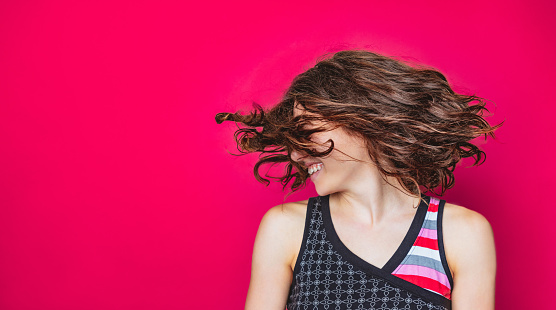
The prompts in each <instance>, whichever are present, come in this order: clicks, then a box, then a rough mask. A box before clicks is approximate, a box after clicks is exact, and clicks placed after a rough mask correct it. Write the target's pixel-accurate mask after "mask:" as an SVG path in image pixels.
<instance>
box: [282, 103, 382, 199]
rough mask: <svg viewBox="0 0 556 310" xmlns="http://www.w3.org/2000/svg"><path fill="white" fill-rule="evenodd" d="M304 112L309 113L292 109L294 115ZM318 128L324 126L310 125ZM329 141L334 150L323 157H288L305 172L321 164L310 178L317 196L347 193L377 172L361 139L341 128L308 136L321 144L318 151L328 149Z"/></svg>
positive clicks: (292, 155)
mask: <svg viewBox="0 0 556 310" xmlns="http://www.w3.org/2000/svg"><path fill="white" fill-rule="evenodd" d="M299 107H301V106H299ZM303 113H307V114H309V113H308V112H306V111H304V110H303V109H302V108H297V107H296V108H295V109H294V116H298V115H300V114H303ZM321 125H324V123H322V122H316V121H315V122H314V123H313V126H315V127H318V126H321ZM307 129H309V128H307ZM329 139H332V140H333V141H334V149H333V150H332V152H331V153H329V154H328V155H327V156H325V157H319V158H315V157H309V156H308V155H307V154H301V153H300V152H299V151H293V152H292V154H291V158H292V159H293V160H294V161H297V162H299V163H300V164H301V165H302V166H303V167H305V168H306V169H307V168H309V167H311V166H312V164H315V163H317V164H321V169H320V170H319V171H317V172H315V173H313V174H312V175H311V177H310V178H311V181H312V182H313V183H314V184H315V188H316V191H317V193H318V194H319V196H325V195H328V194H332V193H336V192H339V191H346V190H349V188H350V186H354V185H356V184H357V182H360V181H363V179H364V177H368V173H369V171H371V172H372V173H373V174H376V173H379V172H378V169H376V167H375V166H374V164H372V162H371V158H370V156H369V153H368V150H367V148H366V147H365V144H364V141H363V140H362V139H361V138H359V137H355V136H354V135H350V134H349V133H348V132H347V131H346V130H345V129H344V128H342V127H338V128H336V129H333V130H329V131H325V132H318V133H315V134H313V135H311V141H313V142H315V143H318V144H320V146H318V147H317V151H319V152H322V151H325V150H327V149H328V148H329V147H330V143H326V141H327V140H329ZM342 153H344V154H342ZM350 157H352V158H350ZM357 160H359V161H357ZM361 161H362V162H361Z"/></svg>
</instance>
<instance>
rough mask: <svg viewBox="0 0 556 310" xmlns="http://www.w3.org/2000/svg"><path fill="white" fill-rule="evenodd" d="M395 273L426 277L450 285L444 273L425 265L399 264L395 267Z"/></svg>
mask: <svg viewBox="0 0 556 310" xmlns="http://www.w3.org/2000/svg"><path fill="white" fill-rule="evenodd" d="M396 274H405V275H412V276H421V277H427V278H429V279H433V280H435V281H438V282H440V283H441V284H442V285H445V286H446V287H448V288H449V287H450V282H449V281H448V277H447V276H446V275H445V274H443V273H441V272H438V271H436V270H434V269H431V268H428V267H425V266H419V265H399V266H398V268H397V269H396Z"/></svg>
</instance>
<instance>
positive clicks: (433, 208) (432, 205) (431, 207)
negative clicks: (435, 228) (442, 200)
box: [428, 203, 438, 212]
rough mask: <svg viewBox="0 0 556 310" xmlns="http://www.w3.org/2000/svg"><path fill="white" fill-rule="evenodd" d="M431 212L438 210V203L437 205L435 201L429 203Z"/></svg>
mask: <svg viewBox="0 0 556 310" xmlns="http://www.w3.org/2000/svg"><path fill="white" fill-rule="evenodd" d="M428 211H429V212H438V205H435V204H433V203H430V204H429V208H428Z"/></svg>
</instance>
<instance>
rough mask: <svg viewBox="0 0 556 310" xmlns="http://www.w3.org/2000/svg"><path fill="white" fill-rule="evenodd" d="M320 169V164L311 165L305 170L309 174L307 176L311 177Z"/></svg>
mask: <svg viewBox="0 0 556 310" xmlns="http://www.w3.org/2000/svg"><path fill="white" fill-rule="evenodd" d="M321 169H322V163H318V164H312V165H310V166H309V168H308V169H307V172H308V173H309V175H313V173H316V172H318V171H320V170H321Z"/></svg>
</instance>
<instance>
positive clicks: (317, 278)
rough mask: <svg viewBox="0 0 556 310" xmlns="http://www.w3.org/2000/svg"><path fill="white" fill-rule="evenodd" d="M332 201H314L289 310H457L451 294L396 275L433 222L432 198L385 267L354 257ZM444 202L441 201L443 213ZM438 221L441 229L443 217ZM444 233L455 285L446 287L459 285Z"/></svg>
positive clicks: (321, 198)
mask: <svg viewBox="0 0 556 310" xmlns="http://www.w3.org/2000/svg"><path fill="white" fill-rule="evenodd" d="M329 197H330V196H329V195H327V196H318V197H312V198H310V199H309V202H308V206H307V216H306V220H305V230H304V234H303V241H302V244H301V249H300V253H299V256H298V257H297V261H296V264H295V268H294V271H293V281H292V284H291V286H290V291H289V294H288V301H287V309H288V310H299V309H301V310H321V309H326V310H329V309H330V310H344V309H358V310H364V309H365V310H366V309H369V310H370V309H376V310H379V309H380V310H398V309H439V310H446V309H451V300H450V299H449V298H447V297H446V296H449V294H448V295H441V294H439V293H437V292H434V291H431V290H430V289H427V288H425V287H422V286H420V285H418V284H419V283H418V282H415V281H413V282H414V283H412V282H410V281H408V280H407V279H403V278H400V277H399V276H396V275H394V274H392V272H394V270H396V269H397V267H399V266H400V265H401V264H402V262H407V258H408V257H409V256H410V254H411V251H410V250H411V249H412V247H413V245H414V244H415V242H416V240H418V239H419V233H420V231H422V229H421V228H422V227H423V224H424V223H425V222H427V221H426V219H425V217H426V216H427V217H428V215H430V214H429V212H427V210H428V204H429V202H430V201H431V200H430V197H427V196H423V197H424V198H425V199H422V202H421V204H420V205H419V207H418V209H417V212H416V214H415V217H414V219H413V222H412V223H411V226H410V229H409V231H408V233H407V235H406V236H405V238H404V240H403V241H402V243H401V245H400V246H399V247H398V249H397V250H396V252H395V253H394V255H393V256H392V257H391V258H390V260H389V261H388V262H387V263H386V264H385V265H384V267H382V268H378V267H376V266H374V265H372V264H370V263H368V262H366V261H364V260H363V259H361V258H360V257H358V256H357V255H355V254H354V253H352V252H351V251H350V250H349V249H348V248H347V247H346V246H345V245H344V244H343V243H342V241H341V240H340V239H339V237H338V235H337V234H336V231H335V229H334V226H333V224H332V218H331V216H330V209H329V204H328V201H329ZM436 201H438V200H436ZM444 203H445V201H443V200H441V203H440V208H439V209H438V210H439V213H440V215H441V212H442V207H443V206H444ZM437 205H438V204H437ZM438 221H439V228H441V217H440V218H438ZM438 234H439V238H438V240H439V241H440V244H439V245H440V247H439V248H438V253H439V256H440V257H441V259H440V261H441V264H440V265H439V266H441V267H440V269H439V270H442V272H443V273H445V274H447V275H448V278H449V284H448V283H446V284H447V285H448V286H449V285H450V284H451V285H452V286H453V281H452V278H451V274H449V269H448V268H447V262H446V257H445V255H444V249H443V244H442V236H441V229H439V231H438ZM444 267H445V268H444ZM415 283H417V284H415ZM450 287H451V286H450Z"/></svg>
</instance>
